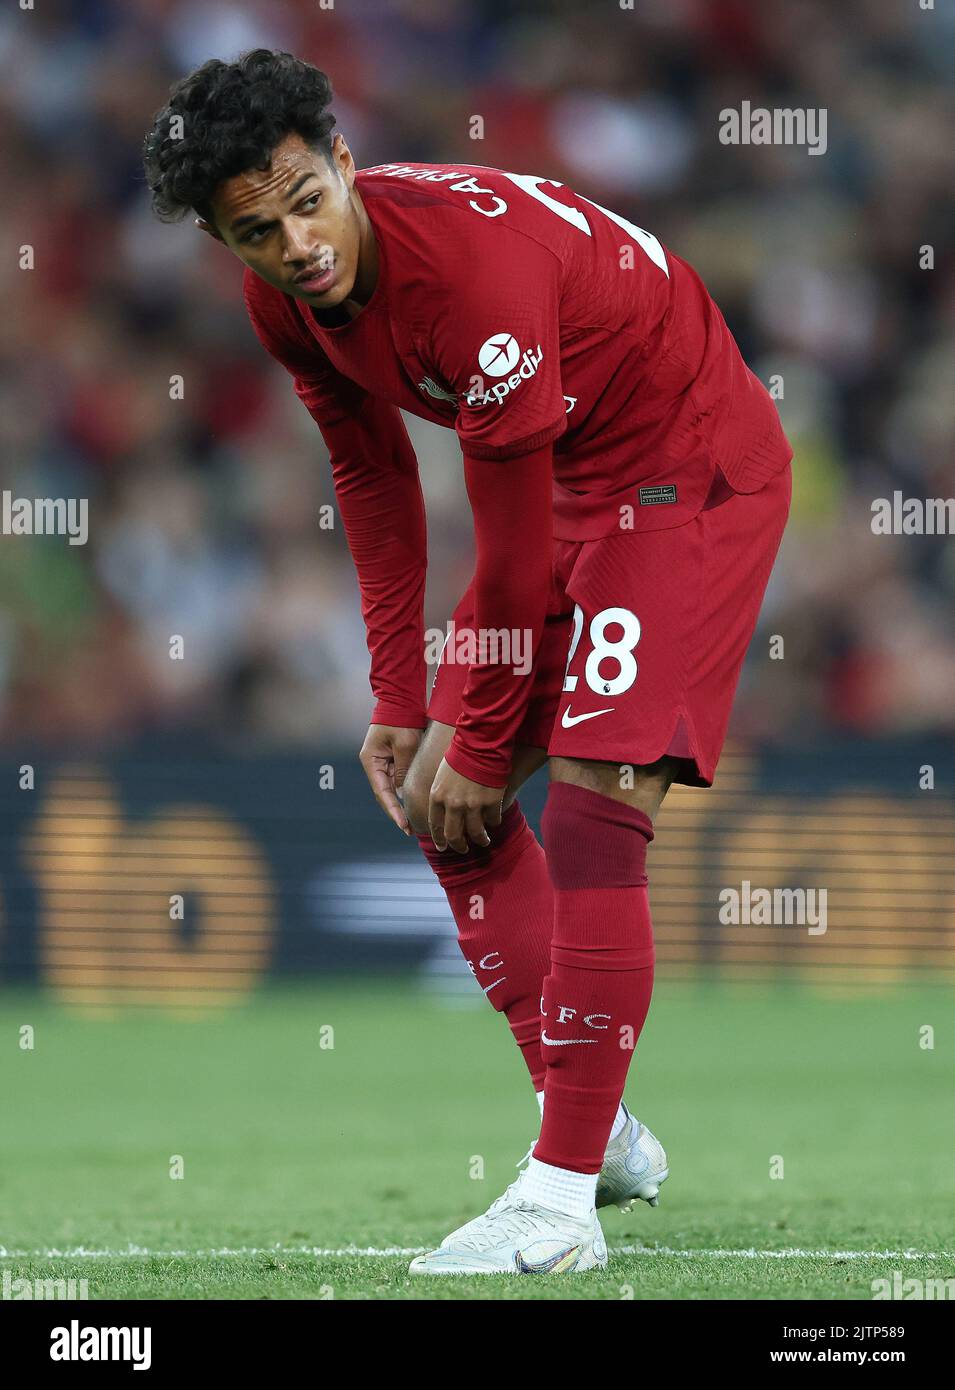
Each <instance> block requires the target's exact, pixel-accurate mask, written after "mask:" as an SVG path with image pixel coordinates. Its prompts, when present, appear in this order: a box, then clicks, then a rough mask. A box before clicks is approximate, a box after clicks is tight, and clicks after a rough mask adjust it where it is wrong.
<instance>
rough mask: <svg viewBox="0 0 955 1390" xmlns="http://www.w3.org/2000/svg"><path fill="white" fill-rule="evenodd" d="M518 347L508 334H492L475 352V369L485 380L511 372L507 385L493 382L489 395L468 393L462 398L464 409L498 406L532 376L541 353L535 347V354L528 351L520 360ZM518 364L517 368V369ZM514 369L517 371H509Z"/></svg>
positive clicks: (539, 360)
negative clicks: (476, 367) (484, 376)
mask: <svg viewBox="0 0 955 1390" xmlns="http://www.w3.org/2000/svg"><path fill="white" fill-rule="evenodd" d="M520 352H521V350H520V347H519V346H518V343H517V341H516V339H515V338H513V337H512V336H511V334H510V333H495V335H494V337H493V338H488V340H487V342H486V343H485V344H484V345H483V346H482V348H481V349H480V351H479V352H478V365H479V366H480V368H481V370H482V371H484V372H486V373H487V374H488V376H503V375H504V373H505V372H510V376H508V378H507V380H506V381H498V382H496V383H495V384H494V385H493V386H492V387H491V388H490V389H489V390H488V391H480V390H477V391H475V390H471V391H469V392H468V393H467V395H466V396H464V397H463V401H464V404H465V405H467V406H478V405H490V404H491V402H492V401H496V402H497V404H498V405H501V404H502V402H503V401H504V398H505V397H506V396H509V395H510V393H511V392H512V391H515V390H516V389H517V387H518V386H520V384H521V382H522V381H526V380H527V379H528V378H529V377H532V376H534V374H535V373H536V371H537V368H538V367H539V366H540V364H541V361H542V360H543V357H544V349H543V348H542V347H541V345H540V343H538V344H537V352H536V353H535V352H534V349H533V348H528V349H527V351H526V352H525V353H524V356H523V357H521V356H520ZM518 360H520V364H521V365H520V366H519V367H518V366H517V363H518ZM514 367H517V370H516V371H513V370H512V368H514Z"/></svg>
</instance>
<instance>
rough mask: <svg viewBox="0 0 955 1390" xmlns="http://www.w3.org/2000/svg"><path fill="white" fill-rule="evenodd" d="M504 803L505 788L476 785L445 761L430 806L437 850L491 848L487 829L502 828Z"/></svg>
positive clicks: (430, 821)
mask: <svg viewBox="0 0 955 1390" xmlns="http://www.w3.org/2000/svg"><path fill="white" fill-rule="evenodd" d="M503 800H504V788H503V787H485V786H482V784H481V783H480V782H472V781H471V780H470V778H468V777H462V776H461V774H460V773H459V772H455V770H454V768H453V767H450V766H449V765H448V763H447V762H445V760H444V759H443V758H442V759H441V764H440V766H439V768H438V770H437V772H436V773H435V778H434V782H433V783H432V786H431V797H430V800H429V803H428V826H429V829H430V830H431V838H432V840H433V841H434V844H435V848H436V849H440V850H443V849H448V848H451V849H453V850H456V851H457V853H458V854H467V852H468V849H469V848H470V845H472V844H474V845H480V846H486V845H489V844H490V843H491V840H490V836H489V835H488V833H487V828H488V826H495V825H500V823H501V804H502V802H503ZM469 842H470V843H469Z"/></svg>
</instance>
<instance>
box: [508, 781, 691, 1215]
mask: <svg viewBox="0 0 955 1390" xmlns="http://www.w3.org/2000/svg"><path fill="white" fill-rule="evenodd" d="M682 767H683V765H682V764H681V762H680V761H679V760H677V759H676V758H673V757H669V756H664V757H662V758H660V759H659V760H658V761H657V762H655V763H653V764H651V765H649V766H634V765H630V764H628V765H626V766H625V767H621V766H620V764H617V763H606V762H601V761H597V760H593V759H583V758H566V757H562V758H557V757H555V758H552V759H551V768H550V773H551V786H550V789H549V792H548V798H547V805H546V807H545V811H544V816H543V820H542V830H543V835H544V847H545V853H546V857H547V864H548V869H549V872H550V877H551V881H552V883H553V886H554V935H553V938H552V941H551V967H550V970H549V972H548V975H547V978H546V979H545V980H544V986H543V990H542V999H541V1018H542V1031H541V1051H542V1054H543V1056H544V1059H545V1062H546V1064H547V1074H546V1081H545V1101H544V1113H543V1122H542V1125H541V1135H540V1139H539V1140H538V1142H537V1144H536V1146H535V1148H534V1151H533V1157H532V1160H531V1162H530V1165H529V1168H528V1174H527V1180H526V1185H525V1190H526V1191H527V1193H528V1195H529V1196H530V1197H531V1198H532V1199H534V1200H537V1201H539V1202H541V1203H542V1204H543V1205H545V1206H547V1205H549V1206H556V1207H559V1208H560V1209H561V1210H570V1211H571V1212H573V1213H574V1214H575V1215H577V1216H580V1217H583V1215H584V1214H585V1213H586V1211H588V1210H589V1208H590V1207H591V1206H593V1205H594V1204H595V1202H596V1201H597V1191H596V1189H597V1182H598V1176H597V1175H598V1174H600V1173H601V1170H603V1172H602V1176H601V1178H600V1181H601V1183H602V1185H603V1187H604V1188H605V1189H606V1191H605V1192H604V1193H602V1194H601V1197H602V1198H603V1199H604V1200H601V1201H600V1204H601V1205H603V1204H604V1202H605V1201H614V1202H616V1203H617V1204H618V1205H626V1204H628V1203H629V1202H630V1201H632V1200H633V1198H634V1197H642V1198H644V1199H645V1200H647V1201H649V1202H650V1203H651V1204H653V1205H656V1201H657V1193H658V1191H659V1187H660V1184H661V1183H662V1182H663V1181H664V1180H665V1179H666V1177H667V1176H668V1173H669V1169H668V1166H667V1159H666V1154H665V1153H664V1151H663V1149H662V1146H661V1145H660V1144H659V1142H658V1141H657V1140H656V1138H655V1136H653V1135H652V1134H651V1133H650V1132H649V1131H648V1130H646V1129H645V1127H644V1126H642V1125H641V1124H640V1123H639V1121H636V1120H634V1119H633V1118H632V1117H631V1116H630V1115H629V1113H628V1112H627V1110H626V1107H625V1106H623V1105H622V1097H623V1090H624V1084H625V1082H626V1079H627V1072H628V1069H629V1064H630V1060H631V1058H632V1056H633V1052H634V1048H635V1047H636V1045H637V1041H638V1039H639V1037H640V1034H641V1032H642V1030H643V1026H644V1023H645V1021H646V1017H647V1013H648V1011H649V1008H650V999H651V995H652V992H653V974H654V943H653V926H652V921H651V915H650V901H649V893H648V881H647V872H646V855H647V847H648V845H649V842H650V840H651V839H652V838H653V821H654V819H655V817H656V815H657V812H658V811H659V809H660V806H661V804H662V802H663V799H664V797H665V796H666V793H667V790H668V789H669V787H670V785H671V783H672V782H673V781H674V779H675V778H676V777H677V776H678V775H679V774H680V772H681V770H682ZM618 1151H619V1152H618ZM615 1165H616V1166H615ZM617 1168H619V1172H618V1171H616V1169H617Z"/></svg>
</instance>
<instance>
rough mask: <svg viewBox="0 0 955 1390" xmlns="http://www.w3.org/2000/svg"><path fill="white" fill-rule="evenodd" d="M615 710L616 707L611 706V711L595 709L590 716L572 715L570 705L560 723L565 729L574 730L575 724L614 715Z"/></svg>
mask: <svg viewBox="0 0 955 1390" xmlns="http://www.w3.org/2000/svg"><path fill="white" fill-rule="evenodd" d="M614 709H615V706H614V705H611V706H610V708H609V709H595V710H593V711H592V712H591V713H590V714H571V712H570V705H568V706H567V708H566V709H565V710H564V713H563V714H562V715H561V719H560V722H561V725H562V726H563V728H565V729H572V728H573V727H574V725H575V724H580V723H581V722H582V721H583V720H584V719H596V718H597V715H598V714H613V712H614Z"/></svg>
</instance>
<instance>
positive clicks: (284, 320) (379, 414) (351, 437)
mask: <svg viewBox="0 0 955 1390" xmlns="http://www.w3.org/2000/svg"><path fill="white" fill-rule="evenodd" d="M245 301H246V307H247V309H248V313H249V318H250V320H251V322H252V326H253V328H254V329H255V332H256V335H257V337H258V338H259V340H260V342H261V343H262V345H263V347H265V348H266V350H267V351H268V352H269V353H270V354H271V355H272V356H273V357H275V358H276V359H277V360H278V361H279V362H281V363H282V365H283V366H284V367H285V368H286V370H287V371H288V372H289V373H290V374H291V375H292V377H293V379H294V389H295V393H296V395H297V396H298V397H299V399H300V400H301V401H302V402H303V404H304V405H305V406H306V408H307V409H308V411H309V413H310V414H311V416H312V418H313V419H314V420H315V422H316V424H317V425H318V427H319V429H320V431H321V433H322V437H323V439H324V440H325V443H326V446H327V448H328V451H329V457H330V461H331V469H332V479H333V483H334V488H335V497H336V501H337V503H338V508H339V513H340V515H341V518H342V524H343V526H344V529H345V536H346V539H347V541H348V546H349V550H350V552H351V555H352V559H353V561H354V563H355V568H356V571H357V576H358V584H359V590H360V593H361V609H362V617H363V619H364V623H365V631H366V640H367V644H368V650H369V654H370V657H371V669H370V672H369V681H370V684H371V688H372V693H373V694H374V697H375V706H374V709H373V710H372V714H371V721H370V723H371V727H370V729H369V734H368V737H367V738H366V740H365V744H364V746H363V748H362V752H361V761H362V766H363V767H364V768H365V771H366V773H367V775H368V778H369V781H370V782H371V784H372V788H373V790H374V792H375V796H376V797H377V799H378V801H379V804H380V805H381V806H382V808H383V809H384V810H385V811H386V813H387V814H388V815H389V816H390V817H391V819H392V820H394V821H395V823H396V824H397V825H398V826H399V827H400V828H401V829H402V830H404V831H405V833H406V834H410V826H409V824H408V820H407V817H406V815H405V812H404V808H403V807H402V806H401V803H400V802H399V800H398V798H397V795H396V790H397V788H398V787H400V785H401V782H402V780H403V777H404V773H405V772H406V771H407V767H408V764H409V763H410V761H411V758H412V757H413V756H414V752H415V750H416V748H417V745H418V742H419V740H420V737H421V730H422V729H424V728H425V726H426V724H427V716H426V714H425V687H426V667H425V660H424V632H423V608H424V589H425V573H426V569H427V536H426V527H425V511H424V501H423V498H422V494H421V485H420V481H419V478H418V466H417V459H416V458H415V454H414V450H413V448H412V446H411V441H410V439H409V438H408V432H407V430H406V429H405V426H404V422H403V420H402V418H401V414H400V412H399V411H398V410H397V409H396V408H395V407H394V406H390V405H387V404H386V403H385V402H382V401H379V400H376V399H375V398H374V397H372V396H370V395H369V394H368V393H367V392H366V391H364V390H362V389H361V388H360V387H359V386H358V385H357V384H356V383H355V382H352V381H349V380H348V379H347V378H345V377H342V376H341V375H340V374H339V373H338V372H336V371H335V370H334V369H333V368H332V367H331V365H330V364H329V363H328V362H327V360H326V359H325V358H324V355H323V354H322V352H321V350H320V348H319V347H318V345H317V344H316V343H315V342H314V341H312V340H310V339H309V335H308V334H307V331H306V330H305V329H304V326H303V325H302V324H301V322H300V321H299V320H298V319H297V316H296V314H295V312H294V309H293V308H292V306H290V304H289V302H288V300H287V299H286V296H284V295H282V294H280V293H278V292H277V291H274V290H272V289H271V288H270V287H268V286H266V285H264V282H262V281H260V280H259V279H258V278H257V277H256V276H254V275H252V273H251V272H247V274H246V281H245Z"/></svg>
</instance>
